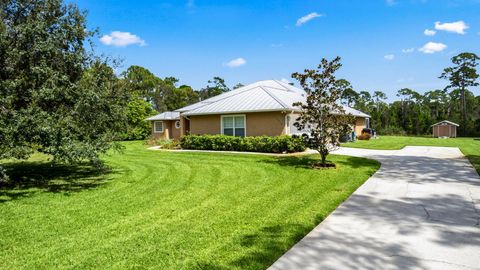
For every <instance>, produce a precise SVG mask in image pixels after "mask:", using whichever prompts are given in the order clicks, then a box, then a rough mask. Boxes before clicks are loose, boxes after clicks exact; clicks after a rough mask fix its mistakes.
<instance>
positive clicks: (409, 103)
mask: <svg viewBox="0 0 480 270" xmlns="http://www.w3.org/2000/svg"><path fill="white" fill-rule="evenodd" d="M478 60H479V58H478V56H477V55H475V54H473V53H461V54H459V55H457V56H455V57H453V58H452V62H453V64H454V66H453V67H449V68H445V69H444V71H443V73H441V75H440V78H444V79H446V80H447V82H448V83H447V84H446V86H445V88H444V89H436V90H431V91H427V92H425V93H424V94H421V93H419V92H417V91H415V90H413V89H408V88H403V89H400V90H398V92H397V95H396V96H397V98H398V100H396V101H394V102H390V103H388V102H386V100H387V95H386V94H385V93H384V92H382V91H375V92H373V93H370V92H368V91H360V92H356V91H354V90H353V89H352V88H351V87H347V90H345V91H344V92H343V95H342V100H341V102H342V103H343V104H345V105H347V106H350V107H353V108H355V109H358V110H360V111H363V112H365V113H368V114H370V115H371V117H372V118H371V126H372V128H375V129H376V130H377V132H378V133H379V134H384V135H388V134H391V135H426V134H431V132H432V129H431V125H432V124H435V123H437V122H439V121H442V120H449V121H452V122H455V123H458V124H460V127H459V133H460V134H461V135H462V136H480V96H475V94H474V93H473V92H472V91H470V90H468V88H469V87H470V88H472V87H476V86H478V83H477V79H478V73H477V70H476V67H477V61H478ZM344 83H346V84H348V82H346V81H344Z"/></svg>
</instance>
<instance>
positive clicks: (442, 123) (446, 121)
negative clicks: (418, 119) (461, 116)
mask: <svg viewBox="0 0 480 270" xmlns="http://www.w3.org/2000/svg"><path fill="white" fill-rule="evenodd" d="M445 124H448V125H452V126H456V127H459V126H460V125H459V124H457V123H454V122H451V121H448V120H443V121H440V122H438V123H436V124H433V125H432V127H433V126H438V125H445Z"/></svg>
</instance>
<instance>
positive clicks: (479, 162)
mask: <svg viewBox="0 0 480 270" xmlns="http://www.w3.org/2000/svg"><path fill="white" fill-rule="evenodd" d="M465 156H466V157H467V158H468V160H469V161H470V163H471V164H472V166H473V167H474V168H475V169H476V170H477V173H478V174H479V175H480V156H479V155H465Z"/></svg>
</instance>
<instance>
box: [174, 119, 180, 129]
mask: <svg viewBox="0 0 480 270" xmlns="http://www.w3.org/2000/svg"><path fill="white" fill-rule="evenodd" d="M175 128H176V129H179V128H180V121H175Z"/></svg>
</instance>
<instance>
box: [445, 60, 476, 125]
mask: <svg viewBox="0 0 480 270" xmlns="http://www.w3.org/2000/svg"><path fill="white" fill-rule="evenodd" d="M478 60H480V58H479V57H478V56H477V55H476V54H474V53H466V52H464V53H461V54H459V55H456V56H454V57H452V63H453V64H455V66H453V67H448V68H445V69H444V70H443V73H442V75H441V76H440V78H442V79H447V80H449V82H450V84H449V85H448V86H447V87H446V88H445V89H451V88H453V89H455V88H457V89H460V94H461V97H460V98H461V104H462V124H463V125H462V127H461V130H462V133H463V135H465V134H466V131H467V128H468V126H467V125H468V120H467V119H468V116H467V110H468V108H467V99H466V90H467V88H468V87H472V86H478V82H477V79H478V77H479V75H478V73H477V69H476V67H477V66H478Z"/></svg>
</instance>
